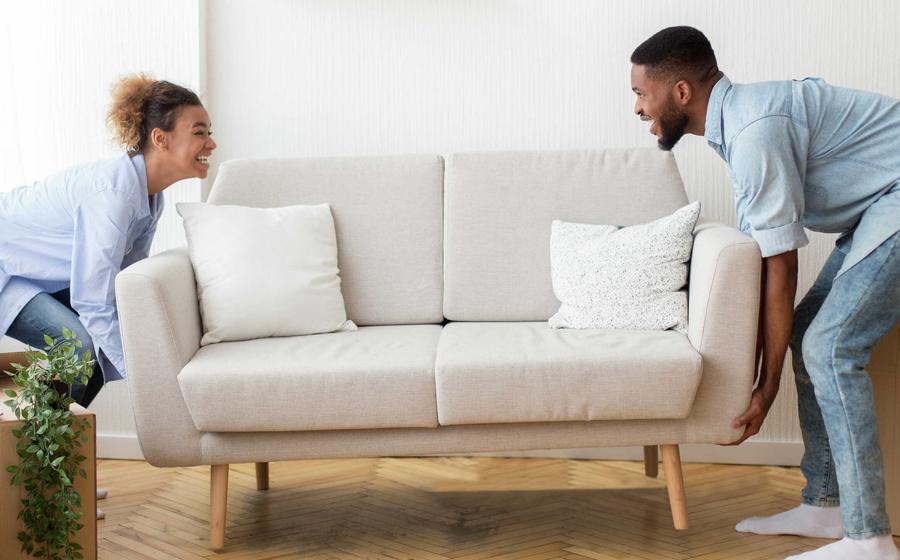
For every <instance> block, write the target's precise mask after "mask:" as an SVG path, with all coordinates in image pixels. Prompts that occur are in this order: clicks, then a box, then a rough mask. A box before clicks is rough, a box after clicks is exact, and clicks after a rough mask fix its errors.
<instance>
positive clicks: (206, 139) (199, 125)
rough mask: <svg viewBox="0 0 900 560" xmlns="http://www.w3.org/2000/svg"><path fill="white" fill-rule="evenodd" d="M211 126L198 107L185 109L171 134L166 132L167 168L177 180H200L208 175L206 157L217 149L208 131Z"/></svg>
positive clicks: (202, 109) (165, 152)
mask: <svg viewBox="0 0 900 560" xmlns="http://www.w3.org/2000/svg"><path fill="white" fill-rule="evenodd" d="M211 126H212V123H210V122H209V115H208V114H207V112H206V109H204V108H203V107H202V106H201V105H188V106H186V107H184V108H182V110H181V114H180V115H179V116H178V120H177V121H175V126H174V127H173V128H172V130H171V131H169V132H166V133H165V136H166V144H165V150H163V153H164V156H165V164H166V166H167V167H168V168H169V169H170V170H171V171H172V172H174V173H175V174H176V175H177V176H179V177H181V178H184V179H187V178H190V177H199V178H200V179H203V178H205V177H206V174H207V173H208V172H209V156H210V154H212V151H213V150H215V149H216V143H215V142H214V141H213V139H212V131H211V130H210V128H211Z"/></svg>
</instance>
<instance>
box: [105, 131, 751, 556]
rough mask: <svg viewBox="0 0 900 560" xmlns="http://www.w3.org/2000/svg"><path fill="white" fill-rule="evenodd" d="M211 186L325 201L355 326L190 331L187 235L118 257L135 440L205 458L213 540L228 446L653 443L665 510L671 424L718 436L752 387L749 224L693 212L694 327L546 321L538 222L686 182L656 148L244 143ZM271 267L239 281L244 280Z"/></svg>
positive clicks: (487, 447) (359, 450) (677, 474)
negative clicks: (278, 332) (290, 153)
mask: <svg viewBox="0 0 900 560" xmlns="http://www.w3.org/2000/svg"><path fill="white" fill-rule="evenodd" d="M209 201H210V202H211V203H214V204H239V205H249V206H258V207H275V206H284V205H290V204H317V203H322V202H328V203H330V204H331V206H332V211H333V215H334V220H335V227H336V230H337V239H338V250H339V265H340V270H341V276H342V282H343V284H342V290H343V294H344V298H345V302H346V308H347V315H348V317H349V318H350V319H352V320H353V321H354V322H356V324H357V325H359V326H360V329H359V330H358V331H356V332H342V333H336V334H323V335H312V336H302V337H285V338H272V339H261V340H248V341H243V342H227V343H219V344H213V345H209V346H204V347H202V348H201V347H200V345H199V343H200V337H201V328H202V327H201V319H200V312H199V308H198V302H197V291H196V286H195V282H194V275H193V271H192V268H191V262H190V260H189V258H188V253H187V251H186V249H176V250H171V251H167V252H164V253H161V254H158V255H156V256H153V257H151V258H149V259H146V260H144V261H142V262H139V263H137V264H135V265H133V266H131V267H129V268H128V269H126V270H125V271H123V272H122V273H121V274H120V275H119V276H118V278H117V282H116V292H117V298H118V305H119V314H120V319H121V328H122V334H123V338H124V346H125V357H126V364H127V369H128V373H129V387H130V391H131V396H132V400H133V404H134V413H135V420H136V424H137V431H138V436H139V438H140V442H141V447H142V449H143V452H144V456H145V457H146V458H147V460H148V461H149V462H150V463H151V464H153V465H157V466H160V467H167V466H185V465H211V466H212V467H211V484H212V500H211V518H210V531H211V532H210V536H211V544H212V546H213V548H219V547H221V546H222V544H223V539H224V527H225V501H226V489H227V477H228V464H229V463H242V462H255V463H257V476H258V486H259V487H260V488H265V487H267V484H268V482H267V473H268V470H267V465H268V462H269V461H283V460H292V459H304V458H337V457H379V456H415V455H423V454H441V453H460V452H480V451H507V450H527V449H551V448H577V447H601V446H644V448H645V452H646V457H647V470H648V474H649V475H651V476H655V473H656V464H657V463H656V462H657V458H656V450H657V445H661V446H662V455H663V464H664V467H665V469H666V480H667V483H668V489H669V499H670V506H671V509H672V515H673V519H674V524H675V527H676V528H679V529H680V528H685V527H686V526H687V513H686V507H685V498H684V491H683V487H682V478H681V466H680V459H679V454H678V444H681V443H698V442H705V443H726V442H730V441H733V440H734V439H736V438H737V437H738V436H739V434H740V430H735V429H733V428H731V427H730V425H729V423H730V421H731V419H732V418H734V417H735V416H737V415H738V414H739V413H741V412H742V411H743V410H744V408H745V406H746V404H747V403H748V400H749V395H750V391H751V384H752V381H753V373H754V372H753V364H754V352H755V344H756V334H757V313H758V307H759V275H760V263H761V260H760V255H759V250H758V248H757V246H756V244H755V243H754V242H753V241H752V240H751V239H750V238H749V237H747V236H745V235H743V234H741V233H740V232H738V231H737V230H735V229H733V228H729V227H725V226H721V225H703V226H700V227H698V229H697V233H696V237H695V243H694V249H693V255H692V260H691V265H690V281H689V330H688V333H687V334H686V335H685V334H680V333H678V332H675V331H615V330H552V329H550V328H549V327H548V326H547V324H546V321H547V319H548V318H549V317H550V315H552V314H553V313H554V312H555V311H556V310H557V308H558V305H559V304H558V302H557V300H556V299H555V298H554V295H553V291H552V288H551V282H550V264H549V263H550V259H549V234H550V223H551V221H552V220H553V219H555V218H559V219H563V220H567V221H574V222H584V223H613V224H619V225H629V224H635V223H642V222H647V221H650V220H653V219H655V218H658V217H660V216H663V215H666V214H668V213H671V212H672V211H674V210H675V209H677V208H679V207H681V206H683V205H684V204H686V203H687V196H686V194H685V191H684V186H683V184H682V181H681V178H680V177H679V174H678V170H677V168H676V165H675V160H674V158H673V157H672V155H671V154H670V153H665V152H660V151H658V150H656V149H629V150H606V151H571V152H509V153H468V154H455V155H452V156H449V157H448V158H447V159H446V161H445V160H444V158H442V157H440V156H436V155H433V156H394V157H358V158H304V159H272V160H238V161H230V162H227V163H224V164H222V166H221V168H220V170H219V174H218V177H217V179H216V182H215V185H214V187H213V189H212V193H211V195H210V199H209ZM255 289H263V288H262V287H260V286H247V290H255Z"/></svg>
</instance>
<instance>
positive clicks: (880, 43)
mask: <svg viewBox="0 0 900 560" xmlns="http://www.w3.org/2000/svg"><path fill="white" fill-rule="evenodd" d="M41 5H42V6H46V5H47V4H41ZM204 5H206V8H205V12H204ZM87 6H90V9H88V8H85V4H84V3H79V4H78V8H77V9H76V8H74V7H68V4H65V3H62V2H60V3H53V4H52V9H46V10H43V11H44V12H45V13H43V14H40V15H41V16H45V17H44V18H41V17H39V15H38V14H36V13H35V12H38V11H41V10H40V9H38V8H28V14H26V15H27V18H26V19H25V20H24V21H21V22H19V21H17V23H16V25H15V26H13V27H15V29H13V31H12V33H11V34H10V36H11V37H13V39H12V42H11V43H10V44H11V45H15V49H14V51H12V55H11V56H10V52H11V51H9V48H10V47H9V45H6V47H5V48H7V51H6V52H7V57H6V58H11V59H12V61H13V62H12V66H15V71H16V76H19V78H18V79H17V80H16V84H17V87H21V86H19V85H18V83H19V80H24V81H25V82H26V83H30V82H33V83H35V84H36V90H37V91H36V92H35V93H34V95H40V96H43V97H41V99H43V101H42V102H40V103H35V104H34V105H33V106H31V109H28V107H26V109H25V111H24V112H19V113H18V120H19V121H20V123H31V122H32V121H33V120H34V121H33V122H41V123H46V122H50V123H52V129H51V128H46V127H42V130H40V131H33V132H24V131H23V132H21V133H20V136H18V138H20V139H21V141H22V143H23V144H28V145H33V146H40V147H41V148H42V149H44V148H46V149H49V150H50V152H49V153H50V154H52V157H51V156H48V154H39V155H36V156H34V157H31V156H29V157H22V158H21V159H22V161H23V162H27V163H21V164H19V165H21V169H20V170H18V171H14V172H8V171H6V170H3V171H2V172H0V183H5V182H8V181H5V179H7V178H8V177H13V178H15V179H16V180H25V179H27V178H33V177H35V176H39V175H40V174H41V173H43V171H44V168H42V167H40V166H39V164H43V163H46V162H44V161H43V160H44V159H48V160H52V161H53V162H54V167H55V166H56V165H55V162H57V161H58V162H59V163H69V162H75V161H80V160H82V159H91V158H93V157H95V155H97V154H101V153H102V152H101V149H100V147H99V146H100V141H101V137H102V133H101V132H100V131H99V129H98V127H99V126H101V125H102V121H103V114H102V105H101V101H103V100H104V99H105V97H104V96H105V91H106V90H105V88H106V87H107V86H108V84H109V82H111V81H112V80H113V78H114V77H115V75H116V74H117V73H121V72H123V71H126V70H128V71H130V70H136V69H151V70H153V71H155V73H156V74H157V75H158V76H166V77H167V78H169V79H175V80H178V81H181V82H182V83H184V84H185V85H188V86H190V87H200V89H201V93H203V91H205V92H206V94H207V96H208V103H207V106H208V108H209V110H210V115H211V117H212V121H213V128H214V130H215V134H216V136H215V137H216V141H217V142H218V144H219V148H218V150H217V151H216V154H215V157H214V166H213V173H212V175H211V176H214V172H215V163H216V162H221V161H225V160H227V159H231V158H235V157H274V156H315V155H362V154H390V153H444V154H446V153H450V152H454V151H465V150H494V149H497V150H499V149H566V148H602V147H612V146H634V145H644V146H652V145H654V139H653V138H652V137H651V136H650V135H649V134H648V133H647V127H646V125H645V124H643V123H640V122H639V121H638V119H637V118H636V117H634V115H633V114H632V107H633V95H632V93H631V91H630V84H629V68H630V64H629V63H628V57H629V55H630V53H631V51H632V50H633V49H634V47H636V46H637V45H638V44H639V43H640V42H641V41H643V40H644V39H645V38H647V37H648V36H650V35H651V34H652V33H654V32H656V31H657V30H659V29H661V28H663V27H666V26H669V25H680V24H687V25H694V26H696V27H698V28H700V29H701V30H703V31H704V32H705V33H706V34H707V36H708V37H709V38H710V40H711V41H712V43H713V47H714V48H715V50H716V53H717V55H718V58H719V62H720V66H721V68H722V69H723V70H724V71H725V72H726V73H727V74H728V76H729V77H730V78H731V79H732V80H734V81H738V82H749V81H760V80H768V79H788V78H802V77H805V76H809V75H817V76H821V77H824V78H825V79H827V80H828V81H830V82H832V83H835V84H841V85H846V86H850V87H856V88H862V89H870V90H875V91H879V92H882V93H885V94H888V95H892V96H894V97H900V65H897V63H896V61H897V60H898V58H900V34H898V33H897V31H896V28H897V26H898V23H900V3H898V2H895V1H894V0H871V1H866V2H853V3H849V2H843V1H839V0H794V1H792V2H780V1H774V0H756V1H747V2H721V1H719V0H692V1H690V2H678V3H676V2H671V1H666V0H641V1H631V0H629V1H625V0H616V1H612V0H607V1H596V0H568V1H566V2H557V1H553V0H532V1H511V0H484V1H459V0H457V1H442V2H437V1H414V0H394V1H380V2H376V1H358V0H337V1H336V0H314V1H306V2H295V1H290V0H268V1H258V2H242V1H238V0H216V1H214V2H208V3H205V2H203V1H202V0H198V1H195V2H177V1H170V2H166V3H159V2H157V3H154V4H153V6H152V7H150V6H149V5H147V6H145V5H143V4H138V3H132V2H127V3H121V2H113V1H111V0H110V1H106V2H95V3H90V4H87ZM6 19H7V18H2V19H0V20H2V21H5V20H6ZM0 25H2V24H0ZM203 26H205V28H206V29H205V32H204V31H203V30H202V29H201V28H202V27H203ZM2 49H4V44H3V43H2V42H0V75H4V76H5V75H7V73H6V72H7V71H6V66H3V65H4V64H7V66H9V65H10V63H9V62H4V61H5V58H4V57H3V56H2V53H3V52H4V51H3V50H2ZM204 65H205V68H204ZM203 76H205V77H206V88H203V85H202V78H203ZM4 91H5V86H4V85H3V82H0V96H2V95H4V93H3V92H4ZM61 94H62V97H61V98H57V96H58V95H61ZM82 96H84V97H85V98H86V99H82ZM2 101H3V98H2V97H0V119H2V118H3V117H2V115H3V113H2V106H3V105H5V103H3V102H2ZM44 107H49V108H50V110H51V111H52V112H53V113H52V114H53V115H54V118H53V119H52V120H50V121H47V120H41V118H42V117H40V116H39V115H36V114H35V113H39V112H40V111H39V110H38V109H41V108H44ZM0 124H2V122H0ZM18 126H19V127H20V130H21V128H22V126H23V125H22V124H19V125H18ZM0 130H5V125H4V126H2V127H0ZM47 134H51V135H52V138H47ZM8 144H9V137H8V136H6V134H0V150H3V151H0V155H3V159H2V161H3V165H4V167H5V166H6V157H7V156H6V154H7V153H11V152H10V150H13V152H14V149H15V148H14V147H13V148H10V147H9V146H8ZM85 144H88V145H90V146H92V148H91V149H90V150H88V149H87V148H86V147H85ZM38 153H39V152H38ZM675 154H676V157H677V160H678V163H679V166H680V169H681V172H682V175H683V176H684V179H685V183H686V185H687V189H688V194H689V195H690V197H691V198H692V199H699V200H701V201H702V202H703V208H704V215H705V217H707V218H712V219H716V220H720V221H723V222H726V223H729V224H734V222H735V217H734V208H733V197H732V191H731V187H730V185H729V183H728V180H727V176H726V174H725V172H724V168H723V164H722V162H721V161H720V160H719V159H718V158H717V157H716V156H715V154H714V153H713V152H712V150H710V149H709V148H708V147H707V146H706V145H705V144H704V142H703V141H702V140H701V139H698V138H693V137H689V138H686V139H685V140H683V141H682V143H681V144H680V145H679V146H678V147H677V148H676V150H675ZM17 169H19V168H17ZM14 173H17V175H14ZM18 177H21V179H18ZM207 184H211V182H209V183H207ZM191 188H194V187H191ZM194 192H195V191H191V193H192V194H191V196H193V193H194ZM170 210H171V206H170ZM167 231H169V233H168V234H164V236H163V237H162V238H161V239H160V241H159V242H158V244H157V246H158V247H159V246H171V245H172V244H176V243H179V242H180V239H181V238H180V237H179V235H180V234H179V233H178V230H177V228H175V229H171V230H167ZM830 243H831V238H830V237H829V236H824V235H814V236H812V244H811V246H810V247H808V248H807V249H805V250H803V251H801V267H802V270H801V280H800V283H801V285H800V291H801V293H802V292H804V291H805V290H806V289H807V288H808V286H809V284H810V283H811V282H812V279H813V278H814V275H815V274H816V272H817V270H818V268H819V267H820V266H821V264H822V262H824V259H825V257H826V256H827V254H828V252H829V251H830ZM118 385H119V387H116V386H115V385H113V386H111V387H109V388H108V389H107V390H106V391H104V394H102V395H101V398H100V401H99V403H98V413H99V417H100V421H101V427H100V432H101V435H103V434H125V433H128V430H129V429H130V427H129V425H128V424H127V423H126V422H125V420H124V418H125V411H124V410H123V409H122V408H121V405H118V404H114V401H115V402H116V403H118V402H122V395H124V391H121V390H120V388H121V386H122V385H123V384H118ZM113 387H115V389H114V388H113ZM795 410H796V395H795V392H794V389H793V383H792V378H791V375H790V372H789V371H788V372H786V375H785V381H784V384H783V387H782V392H781V396H780V397H779V400H778V401H777V403H776V404H775V406H774V407H773V409H772V412H771V413H770V416H769V419H768V420H767V423H766V425H765V428H764V432H763V434H761V436H760V437H759V438H758V439H759V440H761V441H764V442H774V443H773V445H776V444H777V442H788V443H792V442H798V441H799V440H800V434H799V428H798V426H797V420H796V411H795Z"/></svg>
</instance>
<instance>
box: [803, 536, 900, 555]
mask: <svg viewBox="0 0 900 560" xmlns="http://www.w3.org/2000/svg"><path fill="white" fill-rule="evenodd" d="M898 559H900V551H897V547H896V546H894V539H893V538H892V537H891V535H882V536H880V537H871V538H868V539H861V540H854V539H850V538H846V537H845V538H843V539H841V540H839V541H838V542H833V543H831V544H828V545H825V546H823V547H822V548H817V549H815V550H810V551H809V552H804V553H803V554H800V555H797V556H788V557H787V558H786V559H785V560H898Z"/></svg>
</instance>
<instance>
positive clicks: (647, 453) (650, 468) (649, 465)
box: [644, 445, 659, 478]
mask: <svg viewBox="0 0 900 560" xmlns="http://www.w3.org/2000/svg"><path fill="white" fill-rule="evenodd" d="M658 450H659V447H657V446H655V445H645V446H644V474H645V475H647V476H649V477H650V478H656V477H657V475H659V453H658Z"/></svg>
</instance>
